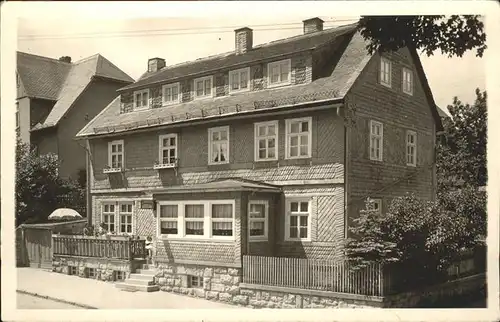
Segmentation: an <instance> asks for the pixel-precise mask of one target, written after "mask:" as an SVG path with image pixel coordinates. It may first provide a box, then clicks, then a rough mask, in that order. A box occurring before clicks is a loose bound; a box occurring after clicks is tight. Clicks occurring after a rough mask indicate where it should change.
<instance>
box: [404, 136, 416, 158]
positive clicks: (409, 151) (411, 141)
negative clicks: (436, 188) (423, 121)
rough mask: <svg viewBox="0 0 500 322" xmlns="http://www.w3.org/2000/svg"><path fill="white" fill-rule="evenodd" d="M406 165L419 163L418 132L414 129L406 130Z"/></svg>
mask: <svg viewBox="0 0 500 322" xmlns="http://www.w3.org/2000/svg"><path fill="white" fill-rule="evenodd" d="M406 165H409V166H416V165H417V133H416V132H414V131H407V132H406Z"/></svg>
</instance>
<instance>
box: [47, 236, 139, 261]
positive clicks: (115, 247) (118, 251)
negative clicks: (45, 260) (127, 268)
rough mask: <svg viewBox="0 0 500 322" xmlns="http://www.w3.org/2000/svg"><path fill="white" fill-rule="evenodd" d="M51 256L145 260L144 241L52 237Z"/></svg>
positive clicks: (115, 237)
mask: <svg viewBox="0 0 500 322" xmlns="http://www.w3.org/2000/svg"><path fill="white" fill-rule="evenodd" d="M52 241H53V254H54V255H65V256H81V257H100V258H113V259H122V260H133V259H142V258H146V241H145V240H144V239H131V238H128V237H122V236H109V237H89V236H70V235H54V236H53V237H52Z"/></svg>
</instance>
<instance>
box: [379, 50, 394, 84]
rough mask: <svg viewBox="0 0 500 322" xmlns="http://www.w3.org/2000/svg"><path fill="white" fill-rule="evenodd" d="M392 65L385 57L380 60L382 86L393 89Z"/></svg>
mask: <svg viewBox="0 0 500 322" xmlns="http://www.w3.org/2000/svg"><path fill="white" fill-rule="evenodd" d="M391 75H392V63H391V61H390V60H389V59H387V58H385V57H381V58H380V84H382V85H384V86H387V87H391V86H392V84H391V81H392V80H391Z"/></svg>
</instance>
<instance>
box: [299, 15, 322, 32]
mask: <svg viewBox="0 0 500 322" xmlns="http://www.w3.org/2000/svg"><path fill="white" fill-rule="evenodd" d="M302 22H303V23H304V35H305V34H310V33H313V32H317V31H322V30H323V20H321V19H320V18H318V17H316V18H311V19H307V20H304V21H302Z"/></svg>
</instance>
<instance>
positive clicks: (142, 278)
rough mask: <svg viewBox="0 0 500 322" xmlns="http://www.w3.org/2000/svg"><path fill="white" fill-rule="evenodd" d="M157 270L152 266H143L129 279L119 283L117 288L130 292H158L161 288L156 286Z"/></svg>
mask: <svg viewBox="0 0 500 322" xmlns="http://www.w3.org/2000/svg"><path fill="white" fill-rule="evenodd" d="M155 275H156V270H154V269H153V268H152V267H151V266H150V265H148V264H143V265H142V267H141V268H140V269H136V271H135V273H131V274H130V276H129V278H127V279H126V280H124V281H123V282H120V283H117V284H116V287H117V288H119V289H121V290H124V291H129V292H137V291H139V292H157V291H159V290H160V286H158V285H155Z"/></svg>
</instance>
